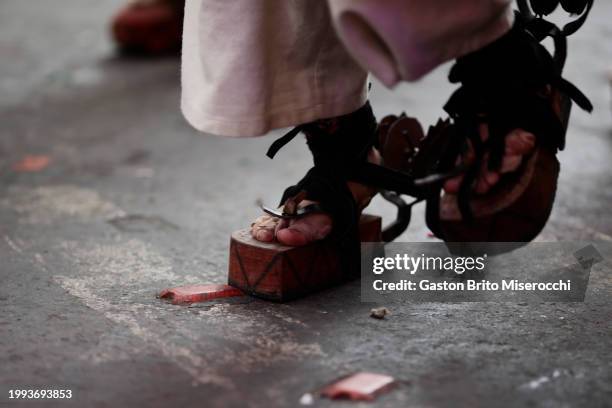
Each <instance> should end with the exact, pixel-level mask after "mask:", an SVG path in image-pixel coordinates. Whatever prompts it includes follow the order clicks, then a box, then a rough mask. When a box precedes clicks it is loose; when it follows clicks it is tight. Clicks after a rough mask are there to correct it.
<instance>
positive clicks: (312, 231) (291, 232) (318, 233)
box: [251, 148, 381, 246]
mask: <svg viewBox="0 0 612 408" xmlns="http://www.w3.org/2000/svg"><path fill="white" fill-rule="evenodd" d="M368 161H369V162H370V163H380V162H381V157H380V154H379V153H378V151H377V150H375V149H374V148H372V150H371V151H370V154H369V155H368ZM347 185H348V187H349V190H350V191H351V193H352V194H353V198H354V199H355V202H357V203H359V205H360V207H361V208H364V207H366V206H367V205H368V204H369V203H370V200H371V199H372V197H374V195H376V192H377V190H376V189H373V188H371V187H368V186H364V185H362V184H358V183H353V182H350V181H349V182H347ZM309 204H313V201H309V200H304V201H302V202H301V203H300V204H299V207H304V206H307V205H309ZM332 226H333V220H332V219H331V217H330V216H329V215H327V214H324V213H315V214H309V215H306V216H304V217H301V218H298V219H295V220H282V219H280V218H277V217H273V216H271V215H262V216H260V217H259V218H257V219H256V220H255V221H254V222H253V223H252V224H251V235H252V236H253V238H255V239H256V240H258V241H263V242H272V241H274V240H277V241H278V242H280V243H281V244H283V245H289V246H302V245H306V244H309V243H311V242H313V241H317V240H321V239H323V238H325V237H326V236H327V235H328V234H329V233H330V232H331V230H332Z"/></svg>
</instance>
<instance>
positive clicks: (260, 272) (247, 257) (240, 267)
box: [228, 214, 381, 302]
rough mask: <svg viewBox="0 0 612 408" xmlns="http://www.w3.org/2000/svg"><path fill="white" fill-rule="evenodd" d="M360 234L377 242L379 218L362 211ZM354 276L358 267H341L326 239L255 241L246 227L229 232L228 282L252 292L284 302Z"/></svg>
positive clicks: (356, 275) (361, 236) (361, 237)
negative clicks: (297, 242)
mask: <svg viewBox="0 0 612 408" xmlns="http://www.w3.org/2000/svg"><path fill="white" fill-rule="evenodd" d="M359 235H360V239H361V241H362V242H379V241H380V239H381V218H380V217H377V216H374V215H367V214H364V215H362V216H361V219H360V223H359ZM356 277H359V271H351V273H349V274H347V273H346V271H343V270H342V268H341V267H340V258H339V256H338V254H337V251H336V250H335V248H334V247H333V245H332V244H330V243H328V242H315V243H312V244H309V245H306V246H302V247H289V246H283V245H280V244H278V243H265V242H260V241H257V240H255V239H254V238H252V237H251V233H250V231H249V230H248V229H243V230H239V231H236V232H234V233H233V234H232V237H231V241H230V259H229V276H228V283H229V284H230V285H232V286H234V287H237V288H239V289H241V290H243V291H244V292H246V293H247V294H250V295H252V296H257V297H260V298H264V299H268V300H274V301H279V302H284V301H287V300H291V299H295V298H298V297H302V296H305V295H308V294H311V293H314V292H317V291H320V290H322V289H325V288H329V287H332V286H335V285H339V284H341V283H345V282H347V281H349V280H351V279H354V278H356Z"/></svg>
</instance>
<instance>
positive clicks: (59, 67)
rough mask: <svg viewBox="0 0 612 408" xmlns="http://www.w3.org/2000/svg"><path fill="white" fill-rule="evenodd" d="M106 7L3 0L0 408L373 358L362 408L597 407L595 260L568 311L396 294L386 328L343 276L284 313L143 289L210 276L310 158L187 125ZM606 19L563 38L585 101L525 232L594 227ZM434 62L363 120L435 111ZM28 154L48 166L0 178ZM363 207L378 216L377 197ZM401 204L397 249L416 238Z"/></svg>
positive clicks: (295, 384) (601, 211) (279, 307)
mask: <svg viewBox="0 0 612 408" xmlns="http://www.w3.org/2000/svg"><path fill="white" fill-rule="evenodd" d="M121 3H122V2H121V1H119V0H113V1H110V0H109V1H104V2H100V1H93V0H63V1H61V2H53V6H51V5H50V4H47V3H45V4H43V2H32V1H23V0H4V1H3V2H2V4H0V34H1V35H0V60H1V61H2V63H1V64H0V279H1V282H2V284H1V286H0V311H1V313H0V356H1V357H0V362H1V363H0V386H1V390H0V391H1V392H2V394H1V395H0V405H2V406H5V405H6V406H13V405H16V404H15V403H13V402H9V401H8V399H7V390H8V389H10V388H41V387H47V386H53V387H55V388H65V389H72V390H73V393H74V398H73V400H72V401H71V404H72V405H74V406H117V407H122V406H149V407H156V406H160V407H161V406H170V405H172V406H194V407H195V406H211V407H212V406H215V407H220V406H224V407H225V406H228V407H229V406H245V405H248V406H256V407H269V406H273V407H276V406H285V407H290V406H296V405H298V404H299V402H298V401H299V399H300V397H301V396H302V395H303V394H304V393H306V392H309V391H312V390H314V389H317V388H318V387H320V386H321V385H323V384H325V383H326V382H327V381H328V380H331V379H334V378H336V377H337V376H339V375H342V374H345V373H349V372H352V371H357V370H371V371H377V372H383V373H389V374H392V375H394V376H396V377H398V378H400V379H402V380H404V381H405V382H404V383H403V384H402V386H401V387H399V388H398V389H397V390H396V391H394V392H392V393H389V394H388V395H386V396H384V397H382V398H381V399H379V400H378V402H377V403H376V405H372V406H403V407H409V406H410V407H412V406H415V407H446V406H449V407H450V406H453V407H457V406H460V407H475V406H483V407H491V406H533V407H587V406H588V407H604V406H612V340H611V338H612V337H611V336H612V330H611V327H610V320H611V317H612V304H611V303H610V296H611V295H612V280H611V279H610V275H609V274H606V273H604V272H601V271H600V273H595V274H594V276H593V277H592V281H591V285H590V287H589V291H588V294H587V300H586V301H585V302H584V303H581V304H561V303H557V304H551V303H542V304H537V305H529V306H526V305H518V304H494V303H473V304H413V305H404V306H398V307H395V308H394V309H393V315H392V317H391V318H389V319H388V320H385V321H378V320H374V319H371V318H369V317H368V311H369V309H370V307H371V305H369V304H362V303H360V300H359V285H358V284H357V283H356V284H352V285H348V286H345V287H342V288H338V289H335V290H331V291H327V292H325V293H321V294H318V295H315V296H312V297H309V298H307V299H304V300H301V301H296V302H293V303H290V304H271V303H266V302H263V301H257V300H250V299H244V300H240V301H237V302H233V303H229V304H223V303H220V304H215V303H211V304H202V305H197V306H193V307H189V308H187V307H180V306H172V305H169V304H167V303H163V302H161V301H159V300H158V299H156V298H155V294H156V293H157V292H158V291H159V290H160V289H163V288H165V287H167V286H170V285H179V284H186V283H198V282H223V281H224V279H225V274H226V269H227V257H228V254H227V249H228V240H229V234H230V232H231V231H233V230H235V229H237V228H241V227H243V226H245V225H247V224H248V222H249V221H250V220H251V219H252V218H253V217H254V216H256V215H257V214H258V208H257V205H256V202H257V201H258V200H260V199H261V200H263V201H265V202H275V201H276V199H277V196H278V194H279V193H280V192H281V191H282V188H283V187H284V186H286V185H287V184H288V183H290V182H292V181H295V180H296V179H297V178H298V177H299V176H301V175H302V173H303V172H304V170H305V169H306V168H307V166H308V160H309V158H308V155H307V154H306V151H305V148H304V146H303V145H302V144H300V143H292V144H291V145H290V146H288V147H287V150H285V151H283V152H282V153H281V154H279V156H278V158H277V160H275V161H273V162H272V161H270V160H268V159H267V158H266V157H265V156H264V152H265V150H266V148H267V146H268V144H269V143H270V142H271V141H272V140H273V138H274V136H268V137H265V138H258V139H251V140H240V141H237V140H230V139H221V138H214V137H210V136H205V135H200V134H196V133H195V132H194V131H193V130H191V129H190V128H189V127H188V126H187V125H186V123H185V122H184V120H183V119H182V117H181V115H180V113H179V111H178V108H177V107H178V98H179V87H178V74H177V73H178V62H177V61H176V60H175V59H172V58H169V59H163V60H157V61H148V60H125V59H121V58H118V57H116V56H115V54H114V51H113V49H112V46H111V44H110V42H109V41H108V39H107V35H106V29H107V27H106V24H107V21H108V19H109V18H110V15H111V14H112V12H113V10H114V9H116V7H117V6H118V5H119V4H121ZM611 18H612V4H610V3H608V2H606V1H599V2H597V5H596V6H595V9H594V12H593V14H592V18H591V21H589V24H587V26H586V27H585V29H584V30H583V31H581V32H580V33H579V34H578V35H577V36H576V37H575V38H573V39H572V40H571V47H572V49H571V51H573V52H572V53H571V58H570V61H569V66H568V69H567V77H568V78H570V79H571V80H573V81H574V82H575V83H576V84H577V85H578V86H580V87H581V88H583V89H584V90H585V91H586V92H587V94H588V95H589V96H590V97H591V98H592V100H593V102H594V104H595V106H596V111H595V112H594V113H593V115H592V116H589V115H586V114H584V113H582V112H580V111H578V110H576V111H575V115H574V118H573V122H572V124H571V131H570V135H569V141H568V149H567V150H566V151H564V152H563V153H562V154H561V156H560V158H561V161H562V165H563V171H562V180H561V184H560V191H559V195H558V201H557V205H556V207H555V210H554V215H553V218H552V221H551V222H550V223H549V225H548V226H547V228H546V230H545V231H544V233H543V234H542V236H541V237H540V238H539V239H541V240H579V239H595V240H607V241H610V240H612V213H611V205H610V204H611V201H612V179H611V174H612V161H611V160H610V157H611V155H612V131H611V129H612V118H611V115H610V97H609V92H610V88H609V86H608V84H607V78H606V72H607V69H608V67H612V41H610V38H611V37H612V26H610V19H611ZM446 70H447V67H443V68H441V69H439V70H438V71H436V72H435V73H434V74H433V75H431V76H430V77H428V78H427V79H426V80H425V81H422V82H420V83H418V84H416V85H402V86H400V87H399V88H398V89H396V90H395V91H394V92H391V91H387V90H384V89H382V88H381V87H379V86H376V87H375V89H374V94H373V98H372V99H373V103H374V106H375V108H376V111H377V113H378V114H379V115H382V114H385V113H389V112H397V111H400V110H406V111H407V112H409V113H410V114H413V115H417V116H419V117H420V118H422V119H423V121H424V122H426V123H427V122H431V121H433V120H434V119H435V118H436V117H437V116H438V115H440V114H441V109H440V108H439V106H441V104H442V102H443V101H444V100H445V98H446V97H447V95H448V94H449V90H450V87H449V86H448V85H447V82H446V81H445V78H444V76H445V72H446ZM27 154H44V155H49V156H50V157H51V160H52V161H51V164H50V165H49V166H48V167H47V168H46V169H45V170H43V171H40V172H35V173H19V172H15V171H13V170H12V169H11V167H12V165H13V163H15V162H16V161H18V160H19V159H21V158H22V157H23V156H24V155H27ZM372 212H376V213H381V214H384V215H385V216H387V217H388V216H390V215H392V209H391V208H389V207H388V206H387V205H386V204H384V203H382V202H381V201H378V200H377V201H376V202H375V203H374V205H373V209H372ZM421 213H422V212H419V213H418V214H421ZM418 214H416V215H415V217H414V218H415V220H414V222H413V226H412V227H411V229H410V231H409V232H408V233H406V234H405V236H404V237H403V240H417V241H418V240H426V239H428V238H427V229H426V228H425V226H424V223H423V221H422V215H418ZM111 221H112V222H111ZM608 266H609V264H608ZM608 270H609V269H608ZM543 377H546V378H548V381H545V380H542V378H543ZM247 403H248V404H247ZM30 404H31V403H24V405H27V406H30ZM67 404H68V403H65V402H55V403H49V405H56V406H63V405H67ZM316 404H317V405H318V406H328V405H341V406H345V405H346V404H344V403H330V402H328V401H316ZM368 406H370V405H368Z"/></svg>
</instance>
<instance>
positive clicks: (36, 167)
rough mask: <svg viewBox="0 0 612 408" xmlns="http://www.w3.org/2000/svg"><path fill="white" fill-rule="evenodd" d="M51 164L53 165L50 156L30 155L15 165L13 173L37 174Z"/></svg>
mask: <svg viewBox="0 0 612 408" xmlns="http://www.w3.org/2000/svg"><path fill="white" fill-rule="evenodd" d="M49 163H51V158H50V157H49V156H46V155H42V154H40V155H34V154H28V155H26V156H24V157H23V158H22V159H21V160H19V161H18V162H17V163H15V164H13V171H16V172H19V173H35V172H37V171H41V170H43V169H45V168H46V167H47V166H48V165H49Z"/></svg>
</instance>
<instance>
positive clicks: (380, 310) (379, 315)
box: [370, 307, 391, 319]
mask: <svg viewBox="0 0 612 408" xmlns="http://www.w3.org/2000/svg"><path fill="white" fill-rule="evenodd" d="M390 314H391V312H390V311H389V309H387V308H386V307H375V308H374V309H372V310H370V317H373V318H374V319H384V318H385V317H386V316H387V315H390Z"/></svg>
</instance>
